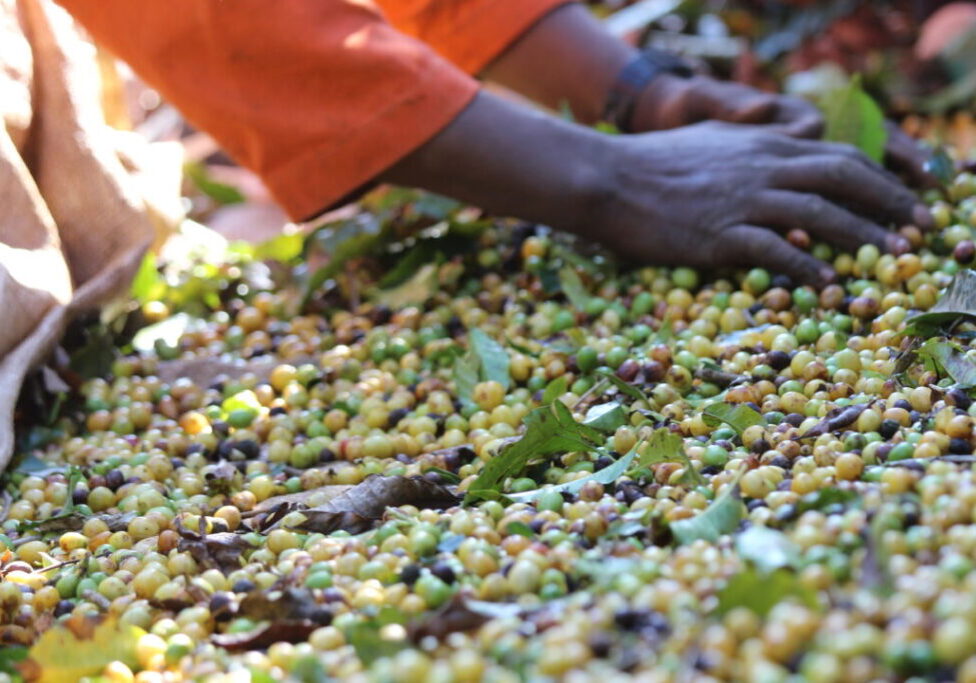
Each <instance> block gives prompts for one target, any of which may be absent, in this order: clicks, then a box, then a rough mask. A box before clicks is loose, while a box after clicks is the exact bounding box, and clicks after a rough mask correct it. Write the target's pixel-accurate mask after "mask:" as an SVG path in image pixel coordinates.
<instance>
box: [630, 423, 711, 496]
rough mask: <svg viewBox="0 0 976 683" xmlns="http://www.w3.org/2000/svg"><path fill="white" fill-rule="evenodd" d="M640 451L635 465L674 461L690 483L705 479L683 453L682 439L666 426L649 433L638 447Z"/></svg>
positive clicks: (648, 465) (646, 465)
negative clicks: (647, 438)
mask: <svg viewBox="0 0 976 683" xmlns="http://www.w3.org/2000/svg"><path fill="white" fill-rule="evenodd" d="M638 453H641V455H640V459H639V460H638V461H637V467H638V468H642V467H650V466H651V465H659V464H661V463H665V462H676V463H678V464H679V465H681V466H682V467H684V468H685V473H684V476H683V477H682V478H683V479H684V481H685V482H688V483H692V484H696V485H697V484H702V483H704V481H705V479H704V477H702V475H701V473H700V472H699V471H698V470H696V469H695V466H694V465H693V464H692V462H691V459H690V458H689V457H688V455H687V454H686V453H685V446H684V441H683V440H682V438H681V437H680V436H678V435H677V434H675V433H673V432H672V431H671V430H670V429H668V428H667V427H661V428H660V429H657V430H655V432H654V433H653V434H651V438H650V439H649V440H648V441H647V443H646V444H643V445H642V446H639V447H638Z"/></svg>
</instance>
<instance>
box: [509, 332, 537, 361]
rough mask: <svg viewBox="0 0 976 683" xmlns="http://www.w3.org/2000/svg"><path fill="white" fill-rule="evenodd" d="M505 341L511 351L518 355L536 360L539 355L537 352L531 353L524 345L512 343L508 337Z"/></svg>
mask: <svg viewBox="0 0 976 683" xmlns="http://www.w3.org/2000/svg"><path fill="white" fill-rule="evenodd" d="M505 341H506V342H508V345H509V346H511V347H512V348H513V349H515V350H516V351H518V352H519V353H522V354H525V355H526V356H529V357H530V358H538V357H539V355H540V354H539V352H538V351H533V350H532V349H530V348H529V347H528V346H525V345H524V344H519V343H518V342H514V341H512V340H511V339H510V338H508V337H506V338H505Z"/></svg>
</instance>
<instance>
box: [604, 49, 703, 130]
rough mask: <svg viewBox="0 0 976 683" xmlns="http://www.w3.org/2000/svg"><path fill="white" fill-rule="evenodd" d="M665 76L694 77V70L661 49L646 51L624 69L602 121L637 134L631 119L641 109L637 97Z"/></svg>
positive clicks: (608, 95) (605, 108) (612, 88)
mask: <svg viewBox="0 0 976 683" xmlns="http://www.w3.org/2000/svg"><path fill="white" fill-rule="evenodd" d="M662 73H669V74H671V75H673V76H678V77H680V78H690V77H691V76H692V75H694V71H693V70H692V68H691V67H690V66H689V65H688V63H687V62H685V61H684V60H682V59H681V58H680V57H676V56H674V55H672V54H669V53H667V52H661V51H660V50H654V49H648V50H645V51H644V52H642V53H641V54H639V55H637V56H636V57H634V59H633V60H631V61H630V62H629V63H628V64H627V65H626V66H625V67H624V68H623V69H621V70H620V74H619V75H618V76H617V80H616V81H615V82H614V84H613V86H611V88H610V92H609V93H608V94H607V103H606V105H604V107H603V116H602V119H603V120H604V121H606V122H607V123H611V124H613V125H614V126H616V128H617V130H619V131H620V132H621V133H630V132H633V128H632V125H631V124H632V121H631V119H632V118H633V116H634V109H635V108H636V106H637V98H638V97H640V95H641V93H642V92H644V89H645V88H646V87H647V85H648V84H649V83H650V82H651V81H653V80H654V79H655V78H657V77H658V76H659V75H660V74H662Z"/></svg>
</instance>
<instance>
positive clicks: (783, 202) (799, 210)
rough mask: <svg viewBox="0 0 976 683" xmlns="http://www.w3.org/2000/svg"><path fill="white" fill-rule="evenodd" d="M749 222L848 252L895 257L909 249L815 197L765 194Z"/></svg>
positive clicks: (900, 240) (779, 192) (899, 239)
mask: <svg viewBox="0 0 976 683" xmlns="http://www.w3.org/2000/svg"><path fill="white" fill-rule="evenodd" d="M749 218H750V220H751V221H755V222H757V223H761V224H763V225H770V226H773V227H777V228H780V229H783V230H792V229H794V228H800V229H803V230H806V231H807V232H809V233H811V234H813V235H816V236H817V237H819V238H821V239H823V240H826V241H827V242H830V243H831V244H835V245H837V246H839V247H842V248H844V249H847V250H848V251H854V250H856V249H857V248H858V247H860V246H861V245H862V244H867V243H870V244H874V245H876V246H878V247H880V248H881V249H885V250H887V251H890V252H892V253H894V254H903V253H905V252H906V251H908V250H909V249H910V248H911V245H910V244H909V243H908V240H906V239H905V238H904V237H902V236H901V235H898V234H895V233H893V232H891V231H889V230H885V229H884V228H882V227H881V226H880V225H877V224H876V223H872V222H871V221H869V220H867V219H865V218H862V217H860V216H858V215H856V214H854V213H851V212H850V211H847V210H846V209H844V208H841V207H839V206H837V205H836V204H832V203H831V202H829V201H827V200H826V199H824V198H823V197H819V196H817V195H815V194H804V193H801V192H789V191H787V190H767V191H765V192H763V193H762V194H761V195H759V197H758V199H757V201H756V202H755V204H754V206H753V209H752V213H751V214H750V217H749Z"/></svg>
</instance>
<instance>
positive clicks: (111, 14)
mask: <svg viewBox="0 0 976 683" xmlns="http://www.w3.org/2000/svg"><path fill="white" fill-rule="evenodd" d="M59 2H60V3H61V4H62V5H63V6H64V7H65V8H67V9H68V10H69V11H70V12H71V13H72V14H73V15H74V16H75V18H76V19H78V21H79V22H81V23H82V24H83V25H84V26H85V28H87V29H88V31H89V32H90V33H91V34H92V35H93V36H94V37H95V39H96V40H97V41H99V42H100V43H101V44H103V45H104V46H105V47H107V48H108V49H109V50H111V51H113V52H114V53H115V54H116V55H118V56H119V57H120V58H122V59H124V60H125V61H126V62H128V63H129V65H130V66H131V67H132V68H133V69H134V70H135V71H136V72H137V73H138V74H139V75H140V76H141V77H142V78H143V79H145V80H146V82H148V83H150V84H151V85H152V86H153V87H155V88H157V89H158V90H159V91H160V92H161V93H162V94H163V96H164V97H165V98H166V99H167V100H169V101H170V102H171V103H173V104H174V105H175V106H176V107H178V108H179V109H180V110H181V111H182V112H183V113H184V114H185V115H186V117H187V118H188V119H189V120H190V121H192V122H193V123H194V124H195V125H197V126H199V127H200V128H202V129H203V130H206V131H207V132H209V133H210V134H211V135H213V136H214V138H215V139H216V140H217V141H218V142H219V143H220V144H221V145H222V146H223V147H224V149H226V150H227V152H228V153H229V154H230V155H231V156H233V157H234V158H235V159H236V160H237V161H238V162H239V163H240V164H241V165H243V166H246V167H248V168H250V169H251V170H253V171H255V172H256V173H258V174H259V175H260V176H261V177H262V179H263V180H264V181H265V183H266V184H267V185H268V187H269V189H270V190H271V192H272V193H273V194H274V196H275V198H276V199H277V200H278V202H279V203H280V204H281V205H282V206H283V207H284V209H285V210H286V211H287V212H288V213H289V215H291V216H292V217H293V218H295V219H296V220H300V219H305V218H309V217H311V216H313V215H315V214H317V213H319V212H320V211H322V210H324V209H326V208H328V207H329V206H332V205H334V204H335V203H337V202H339V201H340V200H342V199H343V198H344V197H347V196H348V195H350V193H352V192H355V191H356V190H357V189H359V188H361V187H363V186H364V185H366V184H368V183H369V182H370V181H371V180H372V179H373V178H375V177H376V176H377V175H378V174H379V173H381V172H382V171H383V170H385V169H387V168H388V167H390V166H392V165H393V164H394V163H395V162H397V161H398V160H399V159H401V158H403V157H404V156H406V155H407V154H409V153H410V152H411V151H413V150H414V149H416V148H417V147H419V146H421V145H422V144H423V143H424V142H426V141H427V140H429V139H430V138H431V137H433V136H434V135H435V134H436V133H437V132H439V131H440V130H441V129H442V128H444V127H445V126H446V125H447V124H448V123H450V121H452V120H453V119H454V117H455V116H457V114H459V113H460V112H461V110H462V109H463V108H464V107H465V106H466V105H467V104H468V103H469V102H470V101H471V99H472V98H473V97H474V95H475V93H476V92H477V90H478V83H477V81H476V80H475V79H474V78H472V76H471V74H475V73H477V72H478V71H480V70H481V69H482V68H484V67H485V66H486V65H487V64H488V63H489V62H491V61H492V59H494V58H495V57H496V56H497V55H499V54H500V53H501V52H502V51H503V50H504V49H505V48H506V47H507V46H508V45H509V44H510V43H511V42H513V41H514V40H515V39H516V38H518V36H519V35H521V34H522V33H523V32H524V31H526V30H527V29H528V28H529V27H530V26H531V25H532V24H533V23H535V22H536V21H537V20H538V19H540V18H541V17H542V16H543V15H544V14H545V13H547V12H549V11H550V10H552V9H553V8H554V7H556V6H558V5H561V4H565V3H566V2H567V0H376V1H375V2H374V1H373V0H271V1H269V0H263V1H262V0H59ZM384 12H385V13H386V15H384ZM387 17H388V18H389V21H387ZM398 29H399V30H398Z"/></svg>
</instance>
